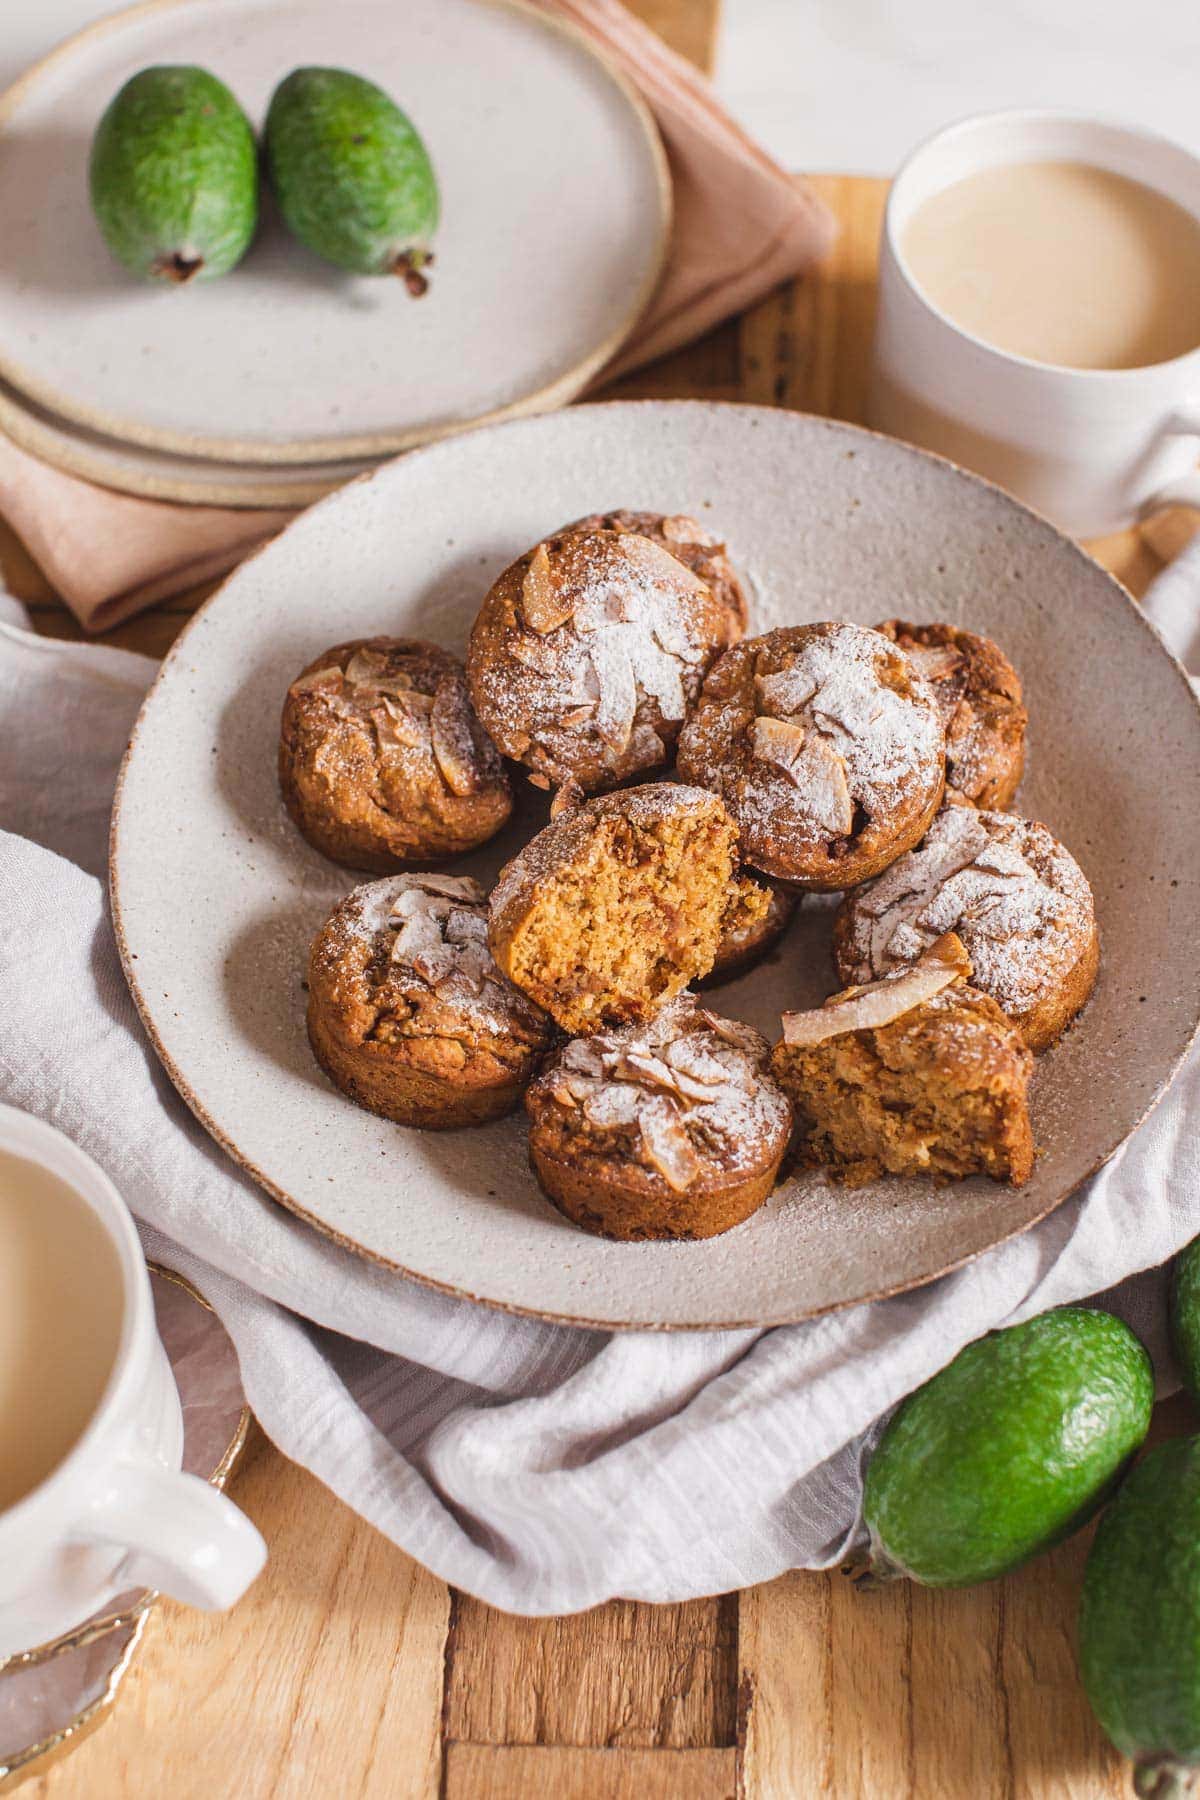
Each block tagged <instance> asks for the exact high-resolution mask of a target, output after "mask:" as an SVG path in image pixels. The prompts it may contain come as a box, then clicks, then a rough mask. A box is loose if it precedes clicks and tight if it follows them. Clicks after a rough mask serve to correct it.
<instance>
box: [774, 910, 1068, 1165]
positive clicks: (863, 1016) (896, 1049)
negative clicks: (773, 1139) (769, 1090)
mask: <svg viewBox="0 0 1200 1800" xmlns="http://www.w3.org/2000/svg"><path fill="white" fill-rule="evenodd" d="M970 974H971V965H970V962H969V960H968V958H967V955H966V952H965V950H964V949H963V946H962V943H961V941H960V940H959V939H958V938H957V937H956V936H955V935H954V933H953V932H949V933H947V934H946V936H944V937H941V938H939V939H938V940H937V942H936V943H934V944H933V945H931V946H930V948H929V949H928V950H927V951H926V952H925V954H924V955H923V956H922V957H921V958H920V960H919V961H918V962H917V963H916V964H915V965H914V966H913V967H912V968H910V969H906V970H905V971H903V973H898V974H895V975H889V976H885V977H884V978H883V980H881V981H873V982H870V983H868V984H867V985H866V986H863V987H852V988H847V989H846V990H845V991H844V992H843V993H840V994H834V995H832V996H831V997H830V998H829V999H828V1000H827V1001H826V1002H825V1004H824V1005H823V1006H820V1007H817V1008H816V1009H815V1010H814V1011H812V1012H797V1013H785V1014H784V1018H783V1040H782V1042H781V1043H779V1044H777V1045H776V1046H775V1049H774V1051H773V1053H772V1057H771V1069H772V1073H773V1074H774V1076H775V1079H776V1081H778V1082H779V1084H780V1086H781V1087H782V1088H783V1089H784V1091H785V1092H786V1093H787V1094H788V1095H789V1096H790V1098H791V1100H792V1102H793V1104H794V1106H795V1108H796V1121H797V1128H798V1133H799V1140H798V1141H799V1145H800V1154H801V1156H802V1158H803V1159H804V1160H805V1161H807V1162H810V1163H815V1164H823V1165H826V1166H828V1167H830V1168H832V1169H834V1170H835V1171H836V1172H837V1173H838V1174H839V1175H840V1176H841V1178H842V1179H843V1180H844V1181H846V1182H847V1183H848V1184H849V1185H852V1186H860V1185H862V1184H863V1183H865V1182H868V1181H873V1180H875V1179H877V1178H878V1177H879V1176H881V1175H885V1174H887V1175H933V1176H936V1177H939V1178H941V1179H942V1180H948V1181H958V1180H962V1179H963V1178H965V1177H966V1176H968V1175H990V1176H991V1177H992V1178H993V1179H994V1180H996V1181H1010V1182H1012V1183H1013V1185H1014V1186H1018V1187H1019V1186H1020V1185H1021V1183H1022V1182H1025V1181H1027V1180H1028V1179H1029V1176H1030V1173H1031V1171H1032V1169H1033V1157H1034V1146H1033V1132H1032V1128H1031V1125H1030V1121H1029V1108H1028V1103H1027V1093H1028V1087H1029V1078H1030V1075H1031V1073H1032V1071H1033V1057H1032V1055H1031V1053H1030V1051H1029V1050H1028V1048H1027V1047H1026V1045H1025V1043H1024V1041H1023V1039H1022V1037H1021V1034H1020V1032H1019V1031H1018V1030H1017V1028H1016V1027H1015V1026H1014V1025H1013V1024H1012V1023H1011V1021H1010V1020H1009V1019H1007V1018H1006V1017H1005V1015H1004V1013H1002V1012H1001V1010H1000V1008H999V1007H998V1006H997V1004H996V1002H995V1001H994V1000H992V999H990V998H989V996H988V995H986V994H981V993H979V992H978V991H977V990H976V989H975V988H973V987H971V986H970V985H969V978H970Z"/></svg>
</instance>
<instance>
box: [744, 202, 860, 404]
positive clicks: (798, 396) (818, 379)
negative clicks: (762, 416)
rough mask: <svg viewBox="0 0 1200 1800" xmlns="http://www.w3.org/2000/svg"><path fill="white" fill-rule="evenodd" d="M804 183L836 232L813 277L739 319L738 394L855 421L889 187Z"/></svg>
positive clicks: (792, 284)
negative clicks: (833, 220)
mask: <svg viewBox="0 0 1200 1800" xmlns="http://www.w3.org/2000/svg"><path fill="white" fill-rule="evenodd" d="M809 185H810V186H812V187H813V188H815V190H816V191H817V193H819V194H820V195H821V196H822V198H823V199H824V200H826V202H827V203H828V204H829V206H830V207H831V208H832V209H833V210H834V212H835V213H836V215H837V218H838V221H839V224H840V227H841V229H840V231H839V234H838V237H837V239H836V240H835V242H834V245H833V248H832V249H831V251H830V252H829V254H828V256H827V257H826V258H825V259H824V261H823V262H822V263H821V264H819V265H818V267H817V268H816V269H815V270H814V271H813V272H812V273H811V274H810V275H808V276H806V277H805V278H804V280H802V281H799V282H790V283H789V284H788V285H787V286H785V287H782V288H777V289H776V290H775V292H774V293H772V294H768V295H767V297H766V299H765V300H763V301H762V302H760V304H759V305H758V306H756V307H753V308H752V309H751V310H750V311H749V312H748V313H746V314H745V315H744V316H743V318H742V319H741V321H740V332H741V353H742V355H741V387H742V397H743V399H746V400H753V401H755V402H757V403H758V404H759V405H762V406H789V407H792V408H794V409H795V410H796V411H799V412H812V413H820V414H821V415H822V416H823V417H826V418H834V419H849V420H851V421H852V422H855V423H858V422H861V420H862V418H863V416H864V411H865V401H866V384H867V373H868V369H869V366H870V353H871V334H872V332H873V330H874V325H875V271H876V266H877V263H878V246H879V230H880V225H881V222H882V219H883V208H884V204H885V202H886V199H887V186H888V184H887V182H886V181H878V180H871V179H867V178H858V177H852V176H844V175H822V176H815V177H813V178H812V180H811V181H810V183H809Z"/></svg>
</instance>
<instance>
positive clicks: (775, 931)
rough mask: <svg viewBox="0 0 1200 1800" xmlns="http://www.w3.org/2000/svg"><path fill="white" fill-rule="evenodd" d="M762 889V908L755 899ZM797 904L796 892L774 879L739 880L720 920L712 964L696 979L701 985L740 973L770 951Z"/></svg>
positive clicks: (728, 979) (730, 978) (730, 977)
mask: <svg viewBox="0 0 1200 1800" xmlns="http://www.w3.org/2000/svg"><path fill="white" fill-rule="evenodd" d="M764 891H765V893H766V896H767V904H766V909H765V910H764V909H763V907H762V904H761V902H760V900H759V894H760V892H764ZM798 904H799V899H798V896H797V895H796V894H794V893H792V892H790V891H789V890H788V889H787V888H785V887H781V886H780V884H779V882H777V881H767V882H757V881H756V882H753V883H751V882H748V881H743V882H742V883H741V886H740V889H739V892H738V893H737V894H735V895H734V897H733V899H732V900H731V902H730V904H729V906H728V908H727V909H726V912H725V917H724V918H723V919H722V921H721V936H720V939H719V941H718V943H717V954H716V956H715V957H714V959H713V966H712V968H711V969H710V970H709V971H708V974H707V975H705V976H704V977H703V979H702V980H701V982H700V984H699V985H700V986H701V987H717V986H718V985H719V984H720V983H721V982H723V981H732V980H733V979H734V977H735V976H737V975H744V974H745V973H746V972H747V970H748V969H752V968H753V967H754V965H755V963H759V962H761V961H762V959H763V957H764V956H766V955H767V954H768V953H769V952H770V951H772V950H773V949H774V948H775V946H776V944H777V943H778V942H779V940H780V938H781V937H782V936H783V934H784V932H785V931H786V930H787V928H788V926H789V925H790V924H791V922H792V914H793V913H794V912H795V910H796V907H797V905H798Z"/></svg>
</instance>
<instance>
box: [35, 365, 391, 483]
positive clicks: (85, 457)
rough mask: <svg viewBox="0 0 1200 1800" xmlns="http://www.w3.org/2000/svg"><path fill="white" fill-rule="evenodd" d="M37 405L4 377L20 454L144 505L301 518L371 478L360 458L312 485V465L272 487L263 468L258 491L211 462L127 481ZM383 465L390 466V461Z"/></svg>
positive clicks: (140, 452)
mask: <svg viewBox="0 0 1200 1800" xmlns="http://www.w3.org/2000/svg"><path fill="white" fill-rule="evenodd" d="M37 404H38V402H37V401H34V400H26V399H25V397H24V396H21V397H18V395H17V394H16V392H15V391H14V390H13V389H12V388H11V387H9V386H8V384H7V383H6V382H5V381H4V379H3V377H0V431H2V432H3V434H4V436H5V437H7V438H10V439H11V440H12V442H13V443H14V444H16V446H17V448H18V449H19V450H24V451H26V452H27V453H28V454H29V455H31V456H36V457H37V458H38V460H39V461H40V462H43V463H46V464H47V465H48V466H49V467H50V468H52V469H56V470H57V471H58V472H59V474H61V475H72V476H74V477H76V479H77V480H80V481H91V482H94V483H95V484H96V486H97V487H102V488H107V489H108V490H109V491H110V492H112V493H114V494H128V495H132V496H133V497H134V498H135V499H139V500H167V501H175V502H177V503H179V504H182V505H188V506H223V507H232V508H234V509H236V510H238V511H245V512H253V511H260V512H261V511H262V510H264V509H274V508H277V507H279V508H283V507H290V508H291V509H292V510H293V511H296V512H302V511H303V510H304V509H305V508H306V507H309V506H312V505H314V504H315V503H316V501H318V500H324V499H325V498H326V497H327V495H329V494H331V493H334V492H335V491H336V490H337V489H338V488H339V487H344V486H345V485H346V483H347V482H348V481H354V480H356V479H357V477H358V476H359V475H365V474H370V473H371V470H370V469H364V468H363V467H362V460H363V459H361V458H355V459H352V460H351V461H350V462H349V463H348V464H347V468H346V473H345V474H344V475H340V476H336V477H315V478H310V479H307V480H306V479H305V469H306V466H307V465H305V464H302V463H291V464H288V465H286V466H287V467H288V468H289V469H291V470H294V471H295V479H294V480H292V481H290V482H282V481H280V480H279V479H278V477H276V478H275V480H274V482H272V477H271V471H270V470H269V469H268V468H267V467H266V466H265V465H258V466H257V468H258V472H259V473H260V474H261V480H260V481H259V482H258V484H257V485H250V486H247V485H245V481H246V475H244V474H243V473H241V472H240V471H239V472H237V473H234V474H223V471H226V470H230V469H233V468H234V465H232V464H224V463H219V462H210V464H209V467H210V468H211V469H212V475H211V477H208V476H201V475H199V474H197V475H195V476H190V475H171V474H162V475H158V474H155V473H154V472H153V471H152V470H150V469H147V470H146V471H145V472H144V473H143V472H140V471H133V472H132V473H130V474H128V475H124V474H123V475H121V476H118V474H117V472H116V471H114V470H113V469H112V467H111V466H110V465H109V464H107V463H106V462H105V460H104V458H103V457H102V456H100V455H98V454H95V453H93V451H92V449H91V446H90V445H89V444H88V442H87V440H86V439H84V438H79V437H77V436H76V435H75V433H76V432H77V431H79V430H85V429H88V428H87V427H82V426H80V425H78V424H77V423H76V422H75V421H74V420H71V419H62V420H59V421H57V422H56V423H55V422H52V423H50V424H47V423H45V422H44V421H43V420H42V419H40V418H39V417H38V416H37V414H36V413H35V412H33V411H32V410H31V408H32V407H34V406H36V405H37ZM56 427H57V428H56ZM111 441H112V445H113V448H114V450H116V451H120V452H124V453H125V454H127V455H135V456H153V455H156V454H157V455H169V454H171V453H170V452H167V451H159V452H156V451H154V450H152V449H151V448H150V446H149V445H148V444H133V443H123V442H122V441H121V440H120V439H119V438H114V439H112V440H111ZM379 460H383V461H390V458H382V459H379ZM320 466H322V467H325V466H328V465H320Z"/></svg>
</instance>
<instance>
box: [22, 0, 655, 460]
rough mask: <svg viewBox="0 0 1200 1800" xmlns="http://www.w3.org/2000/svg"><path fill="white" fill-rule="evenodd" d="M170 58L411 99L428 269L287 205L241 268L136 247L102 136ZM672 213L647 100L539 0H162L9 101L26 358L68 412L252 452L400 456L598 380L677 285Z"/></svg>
mask: <svg viewBox="0 0 1200 1800" xmlns="http://www.w3.org/2000/svg"><path fill="white" fill-rule="evenodd" d="M153 63H200V64H202V65H204V66H205V67H206V68H210V69H211V70H212V71H213V72H214V73H215V74H217V75H219V76H220V77H221V79H222V80H223V81H225V82H226V83H227V84H228V85H229V86H230V87H231V88H232V89H233V91H234V92H235V93H236V94H237V96H238V98H239V100H240V101H241V103H242V105H243V106H244V107H245V108H246V110H247V113H248V114H249V116H250V118H251V120H252V121H253V122H254V123H255V125H256V126H257V125H259V124H261V121H262V118H263V116H264V114H265V111H266V107H267V102H268V100H269V98H270V95H271V91H272V89H273V88H274V86H275V84H276V83H277V82H278V81H280V80H281V79H282V77H283V76H284V75H286V74H287V73H288V72H289V70H291V69H294V68H296V67H297V66H298V65H302V64H313V63H315V64H330V65H335V66H337V67H340V68H348V69H352V70H355V71H358V72H361V73H363V74H365V75H369V76H370V77H371V79H372V80H374V81H377V82H379V83H380V84H381V85H382V86H383V87H385V88H386V89H387V90H388V92H389V93H391V94H392V95H393V96H394V97H395V98H396V100H397V101H398V102H399V104H400V105H401V106H403V107H404V108H405V109H406V110H407V111H409V112H410V113H411V115H412V117H413V120H414V122H415V123H416V125H417V127H418V129H419V130H420V132H421V134H422V136H423V137H424V139H425V141H426V143H427V145H428V147H429V151H430V154H431V156H432V158H433V162H434V165H435V168H436V170H437V174H438V180H439V184H440V188H441V196H442V225H441V228H440V230H439V232H438V237H437V244H436V255H437V262H436V267H435V270H434V278H433V280H432V283H431V286H430V291H429V293H428V294H427V295H425V297H424V298H423V299H421V300H414V299H412V298H411V297H410V296H409V295H408V294H407V293H406V291H405V289H404V285H403V283H402V282H400V281H393V280H390V279H384V278H377V279H370V278H356V277H352V276H348V275H345V274H343V273H342V272H341V271H339V270H337V269H335V268H333V267H332V266H331V265H329V264H327V263H323V262H321V261H320V260H319V259H318V258H316V257H315V256H313V255H312V254H311V253H310V252H308V251H307V250H305V249H304V248H303V247H302V246H301V245H299V244H298V243H296V242H295V241H294V240H292V239H291V238H290V237H289V236H288V235H287V233H286V232H285V231H284V230H283V228H282V226H281V225H280V224H279V222H278V220H277V219H275V218H274V217H273V216H272V215H271V208H270V205H269V203H268V204H267V205H265V206H264V218H263V222H262V225H261V227H260V231H259V236H258V239H257V241H256V243H255V244H254V246H253V247H252V249H251V251H250V252H249V254H248V256H247V257H246V259H245V260H244V262H243V263H242V264H241V265H240V266H239V267H238V268H237V269H236V270H234V271H233V272H232V273H231V274H230V275H228V276H225V277H223V278H222V279H220V280H218V281H212V282H201V283H199V284H194V285H192V286H189V287H185V288H180V289H173V290H170V291H164V290H163V289H161V288H157V287H154V286H150V285H147V284H145V283H142V282H140V281H137V280H136V279H134V277H133V276H131V275H129V274H127V273H126V272H125V271H124V270H123V269H121V268H120V267H119V265H118V264H116V263H115V262H114V261H113V259H112V258H111V257H110V255H109V253H108V251H107V250H106V249H105V246H104V244H103V242H102V240H101V238H100V234H99V231H98V230H97V227H96V224H95V221H94V220H93V218H92V216H91V212H90V210H89V205H88V190H87V163H88V148H89V144H90V141H91V137H92V133H93V131H94V129H95V126H96V123H97V121H98V119H99V118H100V115H101V113H102V112H103V111H104V108H105V107H106V105H107V104H108V102H109V100H110V99H111V98H112V96H113V95H114V94H115V93H116V91H117V89H118V88H119V87H120V86H121V84H122V83H123V82H124V81H125V80H127V79H128V77H129V76H130V75H132V74H134V73H135V72H136V71H137V70H138V69H141V68H144V67H145V66H146V65H147V64H153ZM669 219H670V184H669V180H668V177H667V174H666V163H665V159H664V157H663V152H662V146H661V144H660V142H659V138H658V134H657V131H656V129H655V126H654V123H653V121H652V119H651V118H650V115H649V113H648V112H647V110H646V108H645V106H644V105H643V103H642V101H641V100H640V99H639V98H638V96H637V95H636V94H635V93H634V92H633V90H632V89H631V88H630V87H629V86H628V84H627V83H626V82H625V81H624V79H623V78H622V77H621V76H619V75H618V74H617V73H616V72H615V71H614V70H612V69H611V68H610V67H609V66H608V64H607V63H605V62H604V61H602V60H601V59H600V58H599V57H598V56H597V54H596V53H595V52H594V51H593V50H592V49H591V47H590V46H589V45H587V44H586V43H585V42H584V40H583V39H582V38H581V37H580V36H579V35H578V34H577V33H576V32H575V31H574V30H573V29H572V28H570V27H568V26H565V25H562V24H560V23H558V22H555V21H552V20H551V19H550V18H549V17H547V16H546V15H544V14H542V13H541V12H539V11H537V10H535V9H534V8H532V7H527V6H524V5H522V4H519V3H518V0H403V4H400V5H397V4H395V3H394V0H338V4H337V5H336V6H331V5H329V4H328V3H327V0H151V4H149V5H144V6H140V7H136V8H135V9H134V10H133V11H131V12H127V13H122V14H119V15H117V16H116V17H115V18H113V19H110V20H106V21H103V22H102V23H101V24H99V25H95V26H93V27H92V28H91V29H90V30H88V31H84V32H82V33H81V34H80V35H79V36H78V37H76V38H73V39H71V40H70V41H69V42H68V43H67V44H65V45H64V46H63V47H62V48H61V49H59V50H58V51H56V52H55V53H54V54H53V55H52V56H50V57H49V58H48V59H47V60H46V61H45V62H43V63H40V64H39V65H38V66H37V67H36V68H35V69H33V70H32V71H31V72H30V73H29V74H28V75H26V76H25V77H24V79H23V80H22V81H20V82H18V84H17V86H16V87H15V88H13V89H11V90H10V91H9V93H8V94H7V95H6V96H5V97H4V99H3V100H2V101H0V244H3V246H4V251H3V255H2V256H0V375H2V376H3V377H4V378H5V379H6V380H7V381H8V382H9V383H10V384H11V385H12V386H14V387H16V388H18V389H19V390H20V391H21V392H22V393H24V394H25V395H27V396H28V397H29V398H31V399H34V400H37V401H38V402H39V403H40V404H42V405H43V406H46V407H49V408H50V409H51V410H52V411H53V412H55V413H57V414H59V415H60V417H62V418H64V419H72V420H74V421H76V422H77V423H79V424H83V425H87V426H89V427H90V428H91V429H92V430H95V431H99V432H104V433H106V434H108V435H109V436H111V437H118V438H123V439H127V440H128V441H129V442H131V443H136V444H146V445H149V446H150V447H152V448H154V449H159V450H167V451H173V452H176V453H179V454H183V455H188V456H207V457H214V458H217V459H219V460H226V459H231V460H234V461H240V462H250V461H256V462H280V461H292V462H314V461H331V460H344V459H346V458H349V457H363V456H377V455H382V454H385V453H387V452H389V451H393V450H399V449H404V448H407V447H408V446H410V445H412V444H415V443H419V442H423V441H425V440H426V439H429V438H432V437H437V436H439V435H442V434H445V433H447V432H451V431H455V430H459V429H461V428H462V427H463V426H464V425H467V424H470V423H472V422H477V421H480V420H482V419H485V418H496V417H501V416H505V415H508V414H511V413H516V412H527V411H532V410H536V409H539V408H543V407H547V406H550V405H553V404H557V403H559V402H561V401H563V400H566V399H569V398H570V397H571V396H572V395H574V394H576V393H578V392H579V391H580V390H581V389H582V387H583V386H584V385H585V383H586V382H587V381H588V380H589V379H590V377H591V376H592V375H594V374H595V373H596V372H597V370H598V369H600V368H601V367H602V365H603V364H604V363H605V362H606V361H607V360H608V358H609V357H610V356H611V355H612V354H613V352H614V351H615V350H616V349H617V348H618V347H619V345H620V344H621V342H622V341H623V339H624V338H625V336H626V334H627V332H628V331H629V328H630V326H631V325H632V324H633V322H634V320H635V319H636V318H637V316H638V314H639V313H640V312H641V310H642V308H643V307H644V305H645V303H646V301H647V300H648V299H649V297H650V294H651V291H652V290H653V287H654V284H655V281H656V280H657V277H658V273H659V269H660V267H661V264H662V258H663V254H664V249H665V245H666V241H667V233H668V227H669Z"/></svg>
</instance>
